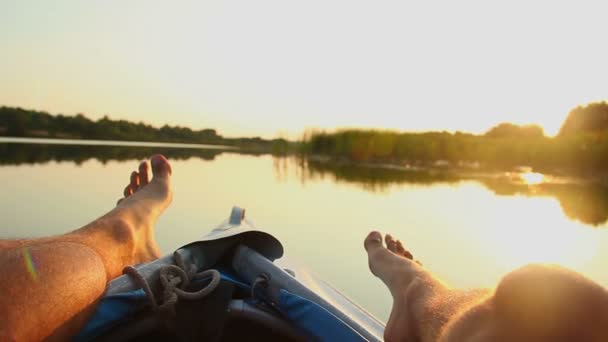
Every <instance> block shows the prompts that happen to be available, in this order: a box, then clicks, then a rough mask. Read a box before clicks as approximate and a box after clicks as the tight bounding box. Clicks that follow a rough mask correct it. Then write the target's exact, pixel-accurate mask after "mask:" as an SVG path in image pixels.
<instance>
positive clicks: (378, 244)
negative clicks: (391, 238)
mask: <svg viewBox="0 0 608 342" xmlns="http://www.w3.org/2000/svg"><path fill="white" fill-rule="evenodd" d="M363 246H364V247H365V250H366V251H367V252H368V253H369V252H371V251H372V250H375V249H377V248H382V247H383V246H382V234H381V233H380V232H378V231H372V232H371V233H369V234H368V235H367V237H366V238H365V240H364V241H363Z"/></svg>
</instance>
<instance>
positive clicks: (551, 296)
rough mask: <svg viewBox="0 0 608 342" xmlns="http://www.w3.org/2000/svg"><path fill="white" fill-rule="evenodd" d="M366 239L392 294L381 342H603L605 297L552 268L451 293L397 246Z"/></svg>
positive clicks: (373, 236)
mask: <svg viewBox="0 0 608 342" xmlns="http://www.w3.org/2000/svg"><path fill="white" fill-rule="evenodd" d="M385 242H386V248H385V247H384V246H383V245H382V235H381V234H380V233H378V232H372V233H370V234H369V235H368V237H367V238H366V239H365V248H366V250H367V252H368V256H369V265H370V269H371V271H372V273H373V274H374V275H376V276H377V277H379V278H380V279H381V280H382V281H383V282H384V283H385V284H386V285H387V287H388V288H389V290H390V291H391V294H392V295H393V308H392V311H391V316H390V318H389V321H388V323H387V326H386V329H385V339H386V340H387V341H418V340H422V341H436V340H439V341H473V342H475V341H574V340H576V341H598V342H599V341H608V329H606V327H608V292H607V291H606V290H605V289H604V288H603V287H601V286H599V285H598V284H596V283H594V282H592V281H591V280H589V279H586V278H584V277H583V276H581V275H580V274H578V273H576V272H573V271H570V270H567V269H565V268H562V267H558V266H549V265H529V266H525V267H522V268H520V269H517V270H515V271H513V272H510V273H509V274H507V275H506V276H505V277H504V278H503V279H502V280H501V282H500V283H499V284H498V286H497V288H496V289H495V291H489V290H475V291H458V290H451V289H449V288H448V287H447V286H446V285H444V284H443V283H441V282H440V281H439V280H437V279H436V278H434V277H433V276H432V275H431V274H430V273H429V272H428V271H427V270H425V269H424V268H423V267H421V266H420V265H419V264H418V263H416V262H414V260H413V257H412V255H411V253H409V252H408V251H407V250H405V248H403V245H402V244H401V242H400V241H395V240H394V239H393V238H392V237H391V236H390V235H387V236H386V239H385Z"/></svg>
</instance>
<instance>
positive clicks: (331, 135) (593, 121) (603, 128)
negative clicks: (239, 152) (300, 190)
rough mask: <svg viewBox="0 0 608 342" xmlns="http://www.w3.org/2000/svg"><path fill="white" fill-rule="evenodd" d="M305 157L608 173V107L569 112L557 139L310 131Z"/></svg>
mask: <svg viewBox="0 0 608 342" xmlns="http://www.w3.org/2000/svg"><path fill="white" fill-rule="evenodd" d="M302 148H303V150H304V151H305V152H306V153H308V154H314V155H324V156H328V157H330V158H334V159H343V160H348V161H353V162H366V163H387V164H400V165H403V164H405V165H412V166H418V165H435V166H461V167H483V168H497V169H505V168H514V167H520V166H529V167H532V168H533V169H535V170H537V171H542V172H563V173H576V174H578V175H596V174H598V173H602V174H605V173H607V172H608V158H607V156H608V103H606V102H601V103H593V104H589V105H587V106H584V107H577V108H575V109H573V110H572V111H571V112H570V113H569V115H568V117H567V119H566V121H565V122H564V124H563V126H562V128H561V130H560V132H559V134H558V135H557V136H556V137H547V136H545V135H544V133H543V130H542V128H540V127H538V126H517V125H513V124H508V123H503V124H500V125H498V126H496V127H494V128H492V129H490V130H489V131H488V132H486V133H485V134H483V135H473V134H468V133H461V132H456V133H450V132H427V133H404V132H394V131H383V130H360V129H344V130H338V131H335V132H323V131H312V132H308V133H307V134H306V135H305V138H304V139H303V146H302Z"/></svg>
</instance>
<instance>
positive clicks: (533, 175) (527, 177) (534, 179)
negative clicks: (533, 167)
mask: <svg viewBox="0 0 608 342" xmlns="http://www.w3.org/2000/svg"><path fill="white" fill-rule="evenodd" d="M520 176H521V179H522V180H523V182H524V183H526V184H528V185H536V184H541V183H542V182H543V181H544V180H545V176H544V175H543V174H542V173H538V172H525V173H522V174H521V175H520Z"/></svg>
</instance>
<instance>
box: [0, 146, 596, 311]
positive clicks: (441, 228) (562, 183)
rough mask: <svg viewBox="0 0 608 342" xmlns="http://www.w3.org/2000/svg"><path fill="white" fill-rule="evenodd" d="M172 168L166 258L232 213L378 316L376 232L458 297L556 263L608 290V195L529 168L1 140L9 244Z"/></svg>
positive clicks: (97, 211) (1, 225)
mask: <svg viewBox="0 0 608 342" xmlns="http://www.w3.org/2000/svg"><path fill="white" fill-rule="evenodd" d="M156 152H161V153H163V154H165V155H167V156H168V157H169V159H170V161H171V163H172V164H173V186H174V194H175V195H174V201H173V204H172V205H171V207H170V208H169V209H168V210H167V212H166V213H165V214H164V215H163V216H162V217H161V219H160V221H159V222H158V225H157V229H156V234H157V235H156V236H157V241H158V242H159V244H160V246H161V248H162V250H163V252H165V253H169V252H172V251H173V250H174V249H176V248H178V247H179V246H181V245H183V244H185V243H188V242H189V241H192V240H194V239H197V238H198V237H200V236H202V235H204V234H205V233H206V232H207V231H209V230H210V229H212V228H214V227H215V226H216V225H217V224H218V223H220V222H221V221H222V220H224V219H225V218H227V216H228V214H229V212H230V209H231V207H232V206H233V205H239V206H242V207H244V208H246V209H247V216H248V217H249V218H250V219H251V220H252V221H253V222H254V223H255V224H256V225H257V226H258V227H260V228H263V229H265V230H267V231H268V232H270V233H272V234H274V235H275V236H277V237H278V238H279V239H280V240H281V241H282V242H283V244H284V247H285V250H286V253H287V255H288V256H289V257H290V258H291V259H295V260H296V261H299V262H301V263H303V264H305V265H308V266H309V268H310V269H311V270H312V271H313V272H315V273H317V274H318V275H320V276H321V277H322V278H324V279H326V280H327V281H328V282H329V283H331V284H333V285H334V286H335V287H337V288H338V289H341V290H342V291H343V292H344V293H346V294H347V295H348V296H349V297H351V298H352V299H354V300H355V301H356V302H358V303H359V304H361V305H362V306H363V307H365V308H367V309H368V310H369V311H370V312H372V313H373V314H375V315H376V316H377V317H379V318H380V319H383V320H386V319H387V318H388V314H389V310H390V303H391V298H390V295H389V293H388V291H387V290H386V289H385V288H384V286H383V285H382V284H381V282H380V281H379V280H377V279H376V278H374V277H373V276H372V275H371V274H370V273H369V271H368V268H367V259H366V255H365V253H364V250H363V247H362V241H363V238H364V237H365V236H366V234H367V233H368V232H369V231H370V230H371V229H378V230H380V231H383V232H390V233H391V234H393V235H394V236H396V237H399V238H400V239H402V240H403V241H404V242H405V244H406V246H407V247H408V248H409V249H410V250H411V251H412V252H413V254H414V256H415V257H416V258H418V259H419V260H421V261H422V262H423V264H424V265H425V267H427V268H429V269H430V270H432V271H433V272H434V273H435V274H436V275H437V276H438V277H440V278H441V279H443V280H445V281H446V282H447V283H449V284H451V285H452V286H454V287H458V288H472V287H492V286H493V285H495V284H496V283H497V281H498V280H499V279H500V277H501V276H502V275H504V274H505V273H507V272H508V271H510V270H512V269H514V268H516V267H518V266H520V265H523V264H526V263H530V262H550V263H558V264H561V265H564V266H567V267H570V268H573V269H575V270H577V271H579V272H581V273H583V274H584V275H586V276H588V277H590V278H591V279H593V280H595V281H597V282H599V283H601V284H603V285H604V286H608V270H607V269H606V260H608V229H606V228H607V223H606V221H607V219H608V189H607V188H606V187H605V186H602V185H599V184H589V183H583V182H570V181H568V180H565V179H557V178H550V177H544V176H543V175H539V174H535V173H530V172H527V173H526V172H522V173H501V174H484V173H479V172H477V173H473V172H468V173H466V174H465V173H456V172H453V171H450V170H443V171H438V170H435V171H424V170H417V171H416V170H405V169H396V168H377V167H369V166H362V165H359V166H357V165H352V164H332V163H329V162H324V161H319V160H301V159H297V158H293V157H291V158H279V157H273V156H270V155H254V154H240V153H238V152H236V151H222V150H217V149H215V150H214V149H200V148H192V147H189V148H178V147H171V148H169V147H163V146H147V147H135V146H122V147H119V146H79V145H50V144H24V143H9V142H7V140H6V139H4V140H2V141H0V189H2V190H1V191H2V196H0V237H1V238H16V237H36V236H47V235H53V234H61V233H65V232H67V231H70V230H72V229H75V228H78V227H80V226H82V225H84V224H86V223H88V222H89V221H91V220H92V219H94V218H96V217H98V216H100V215H101V214H103V213H104V212H106V211H108V210H110V209H111V208H112V207H113V206H114V205H115V203H116V200H117V199H118V198H119V197H120V196H121V192H122V189H123V188H124V186H125V185H126V183H127V182H128V179H129V174H130V172H131V171H132V170H134V169H135V168H136V166H137V164H138V161H139V160H141V159H144V158H145V157H146V156H148V155H151V154H153V153H156Z"/></svg>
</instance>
